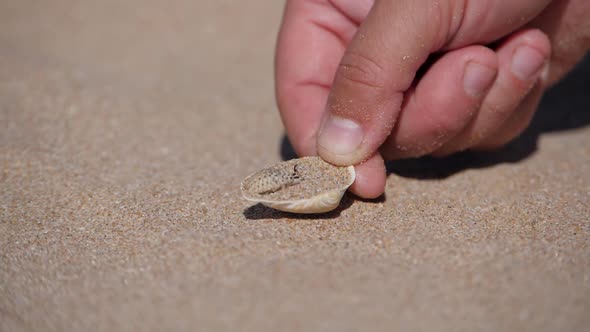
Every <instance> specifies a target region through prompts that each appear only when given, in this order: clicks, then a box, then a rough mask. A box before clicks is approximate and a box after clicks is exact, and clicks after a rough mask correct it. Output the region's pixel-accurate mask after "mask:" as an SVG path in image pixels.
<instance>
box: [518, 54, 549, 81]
mask: <svg viewBox="0 0 590 332" xmlns="http://www.w3.org/2000/svg"><path fill="white" fill-rule="evenodd" d="M544 63H545V57H544V56H543V54H541V53H540V52H539V51H537V50H536V49H534V48H532V47H530V46H526V45H523V46H520V47H519V48H518V49H517V50H516V52H514V55H513V56H512V73H513V74H514V75H515V76H516V77H518V78H520V79H521V80H523V81H525V80H530V79H531V78H533V77H534V76H535V74H537V73H538V72H539V70H540V69H541V67H542V66H543V64H544Z"/></svg>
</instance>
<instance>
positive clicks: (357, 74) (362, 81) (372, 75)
mask: <svg viewBox="0 0 590 332" xmlns="http://www.w3.org/2000/svg"><path fill="white" fill-rule="evenodd" d="M384 76H385V71H384V70H383V66H382V65H380V64H379V63H378V62H377V61H375V60H374V59H372V58H371V57H369V56H366V55H362V54H359V53H348V54H346V55H345V56H344V57H343V59H342V61H341V63H340V65H339V66H338V75H337V80H340V81H344V82H345V83H348V84H350V85H353V86H361V87H363V88H369V89H377V90H382V89H383V88H384V87H385V85H386V81H385V77H384Z"/></svg>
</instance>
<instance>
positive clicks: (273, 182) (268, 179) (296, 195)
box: [242, 157, 352, 201]
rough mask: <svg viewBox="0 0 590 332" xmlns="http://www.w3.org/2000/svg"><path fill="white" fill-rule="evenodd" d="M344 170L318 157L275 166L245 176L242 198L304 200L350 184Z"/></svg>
mask: <svg viewBox="0 0 590 332" xmlns="http://www.w3.org/2000/svg"><path fill="white" fill-rule="evenodd" d="M351 176H352V175H351V173H350V171H349V169H348V167H338V166H334V165H332V164H330V163H327V162H325V161H324V160H322V159H321V158H319V157H304V158H299V159H293V160H289V161H284V162H281V163H278V164H275V165H273V166H271V167H268V168H265V169H263V170H260V171H258V172H256V173H254V174H252V175H250V176H248V177H247V178H246V179H245V180H244V182H243V183H242V190H243V192H244V195H245V196H247V197H250V198H253V199H262V200H271V201H291V200H300V199H308V198H311V197H314V196H316V195H319V194H322V193H325V192H328V191H331V190H334V189H342V190H345V189H346V188H347V187H348V186H349V185H350V184H351V182H352V179H351Z"/></svg>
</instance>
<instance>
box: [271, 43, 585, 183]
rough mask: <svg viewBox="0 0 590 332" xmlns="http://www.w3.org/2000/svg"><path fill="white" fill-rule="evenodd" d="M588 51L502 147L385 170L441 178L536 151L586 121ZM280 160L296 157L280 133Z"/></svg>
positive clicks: (409, 161) (417, 160)
mask: <svg viewBox="0 0 590 332" xmlns="http://www.w3.org/2000/svg"><path fill="white" fill-rule="evenodd" d="M588 92H590V54H589V55H587V56H586V57H585V58H584V60H582V61H581V62H580V63H579V64H578V66H577V67H576V68H575V69H574V70H573V71H572V72H570V73H569V75H567V76H566V77H565V78H564V79H563V80H562V81H561V82H559V84H557V85H556V86H554V87H553V88H551V89H550V90H549V91H547V92H546V93H545V95H544V96H543V99H542V100H541V104H540V105H539V108H538V109H537V112H536V114H535V116H534V118H533V120H532V121H531V124H530V126H529V127H528V129H527V130H526V131H525V132H524V133H523V134H521V135H520V136H519V137H518V138H517V139H515V140H514V141H513V142H511V143H509V144H508V145H506V146H504V147H503V148H501V149H499V150H496V151H491V152H462V153H457V154H454V155H451V156H449V157H445V158H433V157H422V158H415V159H405V160H396V161H394V162H387V163H386V166H387V171H388V174H390V173H395V174H397V175H399V176H403V177H410V178H416V179H443V178H446V177H449V176H452V175H454V174H456V173H459V172H462V171H464V170H467V169H473V168H486V167H490V166H494V165H497V164H502V163H516V162H519V161H521V160H524V159H526V158H528V157H530V156H531V155H533V154H534V153H535V152H536V151H537V142H538V140H539V137H540V136H541V135H542V134H544V133H550V132H556V131H563V130H570V129H577V128H582V127H585V126H587V125H589V124H590V95H588ZM280 154H281V157H282V159H283V160H289V159H293V158H297V154H296V153H295V151H294V150H293V147H292V146H291V143H290V142H289V140H288V138H287V137H286V136H283V138H282V141H281V146H280Z"/></svg>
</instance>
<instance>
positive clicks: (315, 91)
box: [275, 1, 370, 155]
mask: <svg viewBox="0 0 590 332" xmlns="http://www.w3.org/2000/svg"><path fill="white" fill-rule="evenodd" d="M359 6H360V5H357V7H355V8H353V9H354V11H355V14H356V15H357V16H358V15H359V13H360V14H361V15H362V13H363V10H364V12H365V13H366V12H368V10H369V6H370V4H365V6H366V7H367V8H366V9H363V8H362V6H361V7H359ZM357 16H355V15H348V13H346V12H343V11H339V10H337V9H336V8H334V7H333V6H332V5H331V4H330V2H329V1H288V2H287V4H286V7H285V13H284V17H283V23H282V26H281V29H280V32H279V36H278V40H277V49H276V58H275V81H276V96H277V104H278V106H279V111H280V114H281V118H282V121H283V124H284V126H285V129H286V131H287V135H288V136H289V139H290V141H291V142H292V144H293V146H294V148H295V150H296V152H297V153H298V154H299V155H314V154H316V137H315V134H316V132H317V130H318V128H319V125H320V119H321V116H322V113H323V110H324V107H325V104H326V100H327V96H328V92H329V89H330V86H331V84H332V81H333V78H334V73H335V71H336V67H337V66H338V62H339V61H340V59H341V58H342V54H343V53H344V49H345V45H346V44H348V42H349V41H350V39H351V38H352V36H353V34H354V32H355V31H356V29H357V26H358V22H357V21H356V20H357V19H360V17H357Z"/></svg>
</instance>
